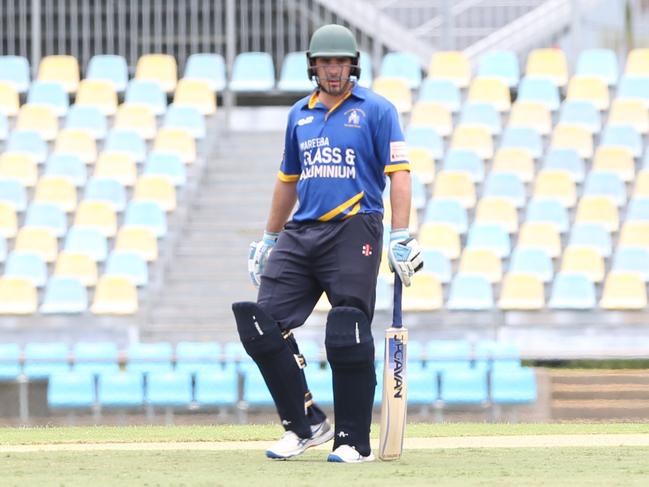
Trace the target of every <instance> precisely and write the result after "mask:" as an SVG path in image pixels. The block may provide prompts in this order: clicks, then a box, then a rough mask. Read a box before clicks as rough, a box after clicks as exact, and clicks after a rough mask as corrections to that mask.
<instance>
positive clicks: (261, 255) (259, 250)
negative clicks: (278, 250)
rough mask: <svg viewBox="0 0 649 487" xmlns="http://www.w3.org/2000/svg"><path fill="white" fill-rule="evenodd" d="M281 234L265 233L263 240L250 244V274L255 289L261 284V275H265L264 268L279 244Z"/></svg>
mask: <svg viewBox="0 0 649 487" xmlns="http://www.w3.org/2000/svg"><path fill="white" fill-rule="evenodd" d="M278 237H279V233H274V232H264V236H263V238H262V239H261V240H255V241H254V242H251V243H250V247H249V252H248V274H249V275H250V280H251V281H252V284H253V285H254V286H255V287H259V285H260V284H261V275H262V274H263V273H264V267H266V262H267V261H268V256H269V255H270V252H271V250H273V247H274V246H275V244H276V243H277V238H278Z"/></svg>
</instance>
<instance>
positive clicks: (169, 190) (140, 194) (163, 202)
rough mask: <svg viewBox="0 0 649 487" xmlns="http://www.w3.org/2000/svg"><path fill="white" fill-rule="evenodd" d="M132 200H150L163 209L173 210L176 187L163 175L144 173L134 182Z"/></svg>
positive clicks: (174, 207)
mask: <svg viewBox="0 0 649 487" xmlns="http://www.w3.org/2000/svg"><path fill="white" fill-rule="evenodd" d="M133 201H152V202H154V203H157V204H158V205H159V206H160V208H162V209H163V210H164V211H173V210H175V209H176V188H175V187H174V185H173V183H171V182H170V181H169V178H167V177H165V176H158V175H155V176H154V175H144V176H141V177H140V179H138V180H137V182H136V183H135V190H134V193H133Z"/></svg>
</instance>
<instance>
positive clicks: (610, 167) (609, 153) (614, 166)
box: [591, 146, 635, 196]
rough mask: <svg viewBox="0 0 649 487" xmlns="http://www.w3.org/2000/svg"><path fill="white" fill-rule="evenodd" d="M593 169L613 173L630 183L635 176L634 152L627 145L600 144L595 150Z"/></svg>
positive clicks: (598, 171)
mask: <svg viewBox="0 0 649 487" xmlns="http://www.w3.org/2000/svg"><path fill="white" fill-rule="evenodd" d="M591 170H592V171H593V172H597V173H600V172H605V173H613V174H615V175H616V177H617V178H619V179H620V180H622V181H624V182H625V183H628V182H629V181H631V180H632V179H633V178H634V176H635V161H634V160H633V154H631V151H630V150H629V149H628V148H626V147H617V146H600V147H598V148H597V150H596V151H595V156H594V157H593V165H592V168H591ZM625 193H626V191H625ZM625 196H626V194H625Z"/></svg>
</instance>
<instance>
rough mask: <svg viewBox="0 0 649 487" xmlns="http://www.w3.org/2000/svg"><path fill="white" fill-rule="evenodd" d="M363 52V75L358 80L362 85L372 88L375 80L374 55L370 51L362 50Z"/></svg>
mask: <svg viewBox="0 0 649 487" xmlns="http://www.w3.org/2000/svg"><path fill="white" fill-rule="evenodd" d="M360 53H361V60H360V65H361V77H360V79H359V80H358V84H359V85H360V86H364V87H365V88H371V87H372V83H373V82H374V69H373V67H372V56H370V55H369V53H368V52H365V51H360Z"/></svg>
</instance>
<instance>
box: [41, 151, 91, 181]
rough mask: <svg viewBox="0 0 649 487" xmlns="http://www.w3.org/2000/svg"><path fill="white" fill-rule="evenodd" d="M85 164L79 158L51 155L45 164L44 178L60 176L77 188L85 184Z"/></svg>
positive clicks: (66, 155)
mask: <svg viewBox="0 0 649 487" xmlns="http://www.w3.org/2000/svg"><path fill="white" fill-rule="evenodd" d="M86 174H87V169H86V164H85V163H84V162H83V161H82V160H81V158H80V157H79V156H75V155H72V154H52V155H51V156H50V157H49V158H48V159H47V163H46V164H45V175H46V176H61V177H64V178H66V179H68V180H70V181H71V182H72V183H73V184H74V185H75V186H76V187H77V188H80V187H82V186H85V184H86Z"/></svg>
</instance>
